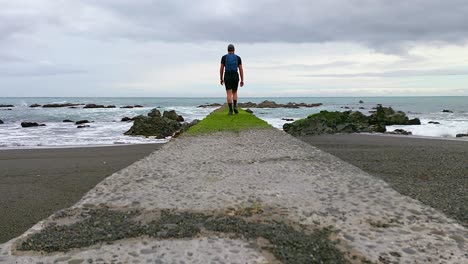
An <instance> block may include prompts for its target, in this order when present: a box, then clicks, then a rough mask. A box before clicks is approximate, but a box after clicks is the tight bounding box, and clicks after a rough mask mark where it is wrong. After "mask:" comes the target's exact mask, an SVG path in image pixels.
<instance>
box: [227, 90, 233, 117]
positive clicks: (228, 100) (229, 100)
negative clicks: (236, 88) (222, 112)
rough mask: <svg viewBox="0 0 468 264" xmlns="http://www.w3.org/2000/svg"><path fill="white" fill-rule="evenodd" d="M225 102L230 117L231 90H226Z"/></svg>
mask: <svg viewBox="0 0 468 264" xmlns="http://www.w3.org/2000/svg"><path fill="white" fill-rule="evenodd" d="M226 101H227V103H228V106H229V112H228V114H230V115H232V89H229V90H226Z"/></svg>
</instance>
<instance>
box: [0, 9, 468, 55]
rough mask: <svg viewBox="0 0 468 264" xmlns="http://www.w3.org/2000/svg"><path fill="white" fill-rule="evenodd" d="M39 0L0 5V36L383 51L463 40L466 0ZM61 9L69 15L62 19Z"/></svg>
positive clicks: (467, 12)
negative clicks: (46, 34)
mask: <svg viewBox="0 0 468 264" xmlns="http://www.w3.org/2000/svg"><path fill="white" fill-rule="evenodd" d="M41 3H42V4H44V5H45V4H47V5H50V6H51V8H47V9H46V8H44V9H42V10H48V11H44V12H45V13H40V14H37V13H33V14H32V15H31V14H27V15H24V14H23V15H22V16H20V17H18V16H16V17H15V16H12V15H11V14H9V13H7V12H5V11H3V13H2V12H1V11H0V25H2V26H0V36H3V38H5V37H6V36H11V35H12V34H14V33H15V32H28V31H34V30H40V29H38V28H39V27H40V26H43V27H46V26H50V25H51V24H54V26H57V27H62V29H63V30H64V31H65V32H67V31H68V32H69V33H72V34H83V35H86V37H91V36H92V37H94V38H115V37H118V38H129V39H132V40H156V41H175V42H203V41H222V42H244V43H262V42H287V43H323V42H353V43H362V44H366V45H368V46H370V47H372V48H374V49H377V50H382V51H390V52H398V51H401V50H405V48H406V47H407V46H408V45H411V43H415V42H448V43H465V41H467V38H468V27H466V25H467V24H468V2H467V1H465V0H446V1H440V0H411V1H408V0H393V1H387V0H322V1H310V0H291V1H284V0H268V1H267V0H257V1H250V0H237V1H218V0H201V1H196V2H187V1H185V0H172V1H152V0H142V1H137V2H136V1H132V0H112V1H111V0H101V1H94V0H82V1H66V2H60V4H51V2H47V1H42V2H41ZM9 6H10V7H11V6H14V4H10V5H9ZM57 6H58V7H57ZM6 9H8V5H7V6H6ZM90 9H92V10H93V12H95V13H93V14H94V15H93V18H92V19H93V20H95V21H93V23H90V24H88V25H87V27H89V28H87V29H86V30H84V31H80V32H77V31H79V30H77V29H76V27H75V24H76V23H80V22H85V23H86V22H87V21H85V20H89V19H90V17H89V10H90ZM4 10H5V8H4ZM99 12H101V13H99ZM100 14H101V16H100ZM109 15H111V16H113V20H112V21H109V20H106V18H108V16H109ZM67 17H71V18H70V19H68V20H67ZM12 18H15V19H12ZM80 20H82V21H80ZM93 26H94V27H93Z"/></svg>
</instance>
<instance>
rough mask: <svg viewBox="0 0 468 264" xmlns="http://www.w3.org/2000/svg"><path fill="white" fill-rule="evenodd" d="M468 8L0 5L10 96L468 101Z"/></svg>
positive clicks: (302, 0) (5, 1)
mask: <svg viewBox="0 0 468 264" xmlns="http://www.w3.org/2000/svg"><path fill="white" fill-rule="evenodd" d="M467 25H468V1H466V0H445V1H441V0H392V1H388V0H320V1H313V0H289V1H284V0H271V1H264V0H256V1H251V0H237V1H232V0H231V1H222V0H199V1H188V0H185V1H181V0H168V1H150V0H81V1H78V0H49V1H46V0H29V1H27V0H0V97H2V96H67V97H68V96H156V97H163V96H190V97H192V96H193V97H221V96H224V90H223V88H222V87H221V86H220V85H219V63H220V59H221V56H222V55H224V54H225V53H226V47H227V45H228V44H229V43H233V44H234V45H235V46H236V53H237V54H238V55H239V56H241V57H242V61H243V66H244V71H245V87H244V88H242V89H241V95H242V96H266V97H272V96H391V95H394V96H405V95H468V26H467Z"/></svg>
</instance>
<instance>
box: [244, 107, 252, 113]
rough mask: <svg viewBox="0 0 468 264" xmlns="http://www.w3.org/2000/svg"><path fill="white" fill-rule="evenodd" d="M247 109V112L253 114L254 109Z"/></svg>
mask: <svg viewBox="0 0 468 264" xmlns="http://www.w3.org/2000/svg"><path fill="white" fill-rule="evenodd" d="M245 111H246V112H247V113H249V114H253V111H252V110H250V109H249V108H247V109H245Z"/></svg>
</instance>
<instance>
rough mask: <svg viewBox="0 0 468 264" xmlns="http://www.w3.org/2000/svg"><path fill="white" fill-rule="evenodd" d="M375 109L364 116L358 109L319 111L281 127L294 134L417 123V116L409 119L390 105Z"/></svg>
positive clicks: (372, 129) (380, 129)
mask: <svg viewBox="0 0 468 264" xmlns="http://www.w3.org/2000/svg"><path fill="white" fill-rule="evenodd" d="M375 109H376V111H375V112H374V113H372V114H371V115H370V116H366V115H364V114H363V113H361V112H359V111H345V112H329V111H321V112H320V113H318V114H313V115H310V116H308V117H307V118H305V119H300V120H296V121H295V122H293V123H289V124H284V125H283V129H284V131H286V132H287V133H290V134H292V135H294V136H305V135H320V134H335V133H359V132H379V133H384V132H386V126H387V125H417V124H421V121H420V120H419V119H417V118H415V119H411V120H409V119H408V117H407V116H406V114H405V113H404V112H401V111H395V110H393V109H392V108H391V107H383V106H382V105H378V106H377V107H376V108H375Z"/></svg>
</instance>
